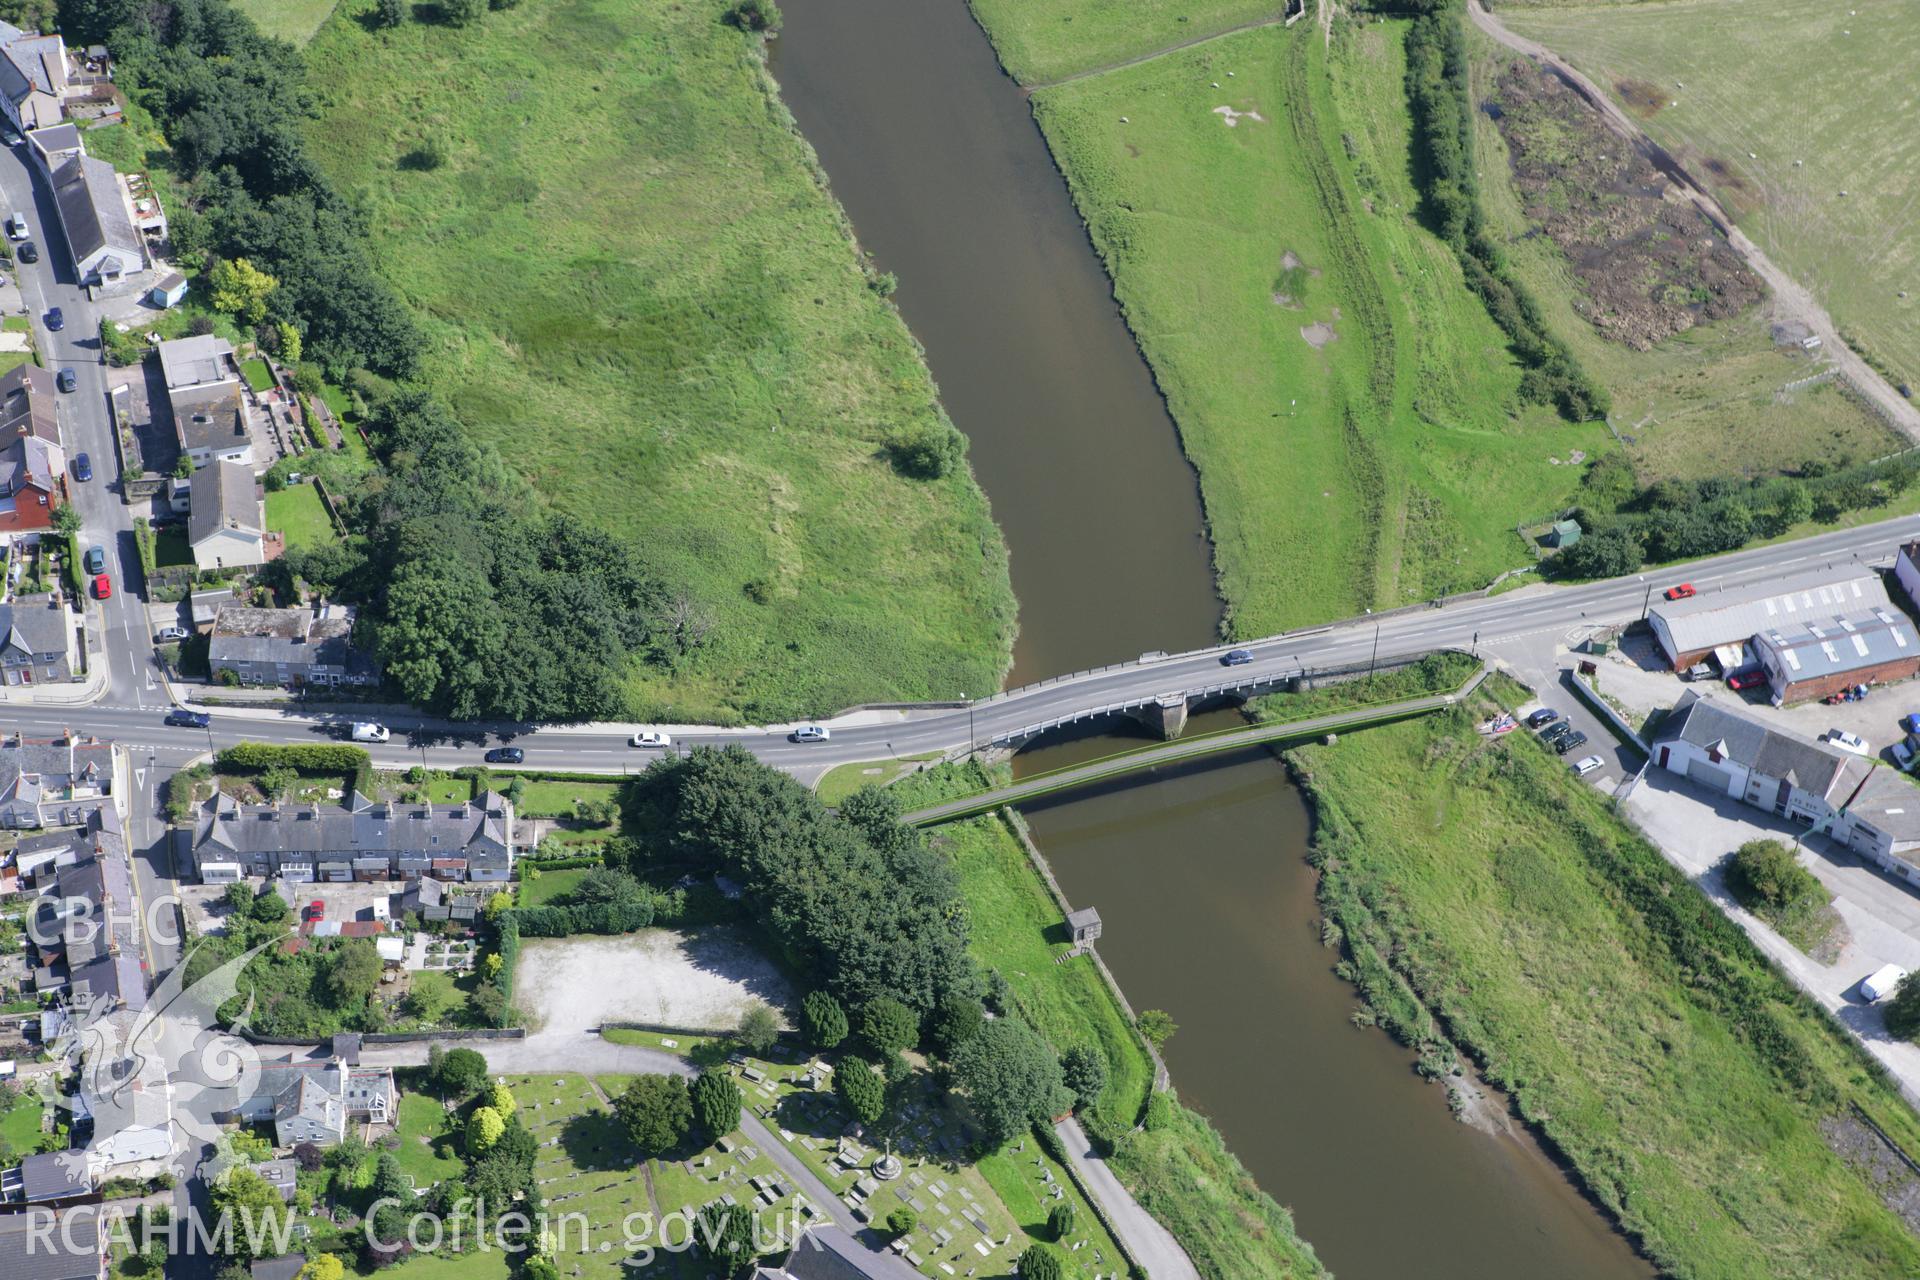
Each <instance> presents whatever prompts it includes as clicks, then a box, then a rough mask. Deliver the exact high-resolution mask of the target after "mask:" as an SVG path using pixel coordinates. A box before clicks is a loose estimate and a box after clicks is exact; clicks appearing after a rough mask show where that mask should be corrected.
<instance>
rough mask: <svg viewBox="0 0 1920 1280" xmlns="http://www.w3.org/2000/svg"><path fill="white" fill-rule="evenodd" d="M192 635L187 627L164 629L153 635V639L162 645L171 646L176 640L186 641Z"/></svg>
mask: <svg viewBox="0 0 1920 1280" xmlns="http://www.w3.org/2000/svg"><path fill="white" fill-rule="evenodd" d="M192 634H193V633H192V632H191V631H188V630H187V629H186V628H185V627H162V628H160V629H159V630H158V631H156V632H154V633H153V638H154V639H155V640H157V641H159V642H160V643H161V644H169V643H171V642H173V641H175V640H185V639H186V638H187V637H188V636H190V635H192Z"/></svg>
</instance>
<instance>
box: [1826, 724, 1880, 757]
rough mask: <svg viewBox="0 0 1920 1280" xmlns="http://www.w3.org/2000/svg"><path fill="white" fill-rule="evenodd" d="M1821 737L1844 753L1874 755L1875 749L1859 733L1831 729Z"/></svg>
mask: <svg viewBox="0 0 1920 1280" xmlns="http://www.w3.org/2000/svg"><path fill="white" fill-rule="evenodd" d="M1821 737H1822V738H1823V739H1824V740H1825V741H1826V742H1827V743H1828V744H1829V745H1830V746H1835V747H1838V748H1840V749H1841V750H1842V751H1851V752H1853V754H1855V755H1857V756H1869V757H1871V756H1872V755H1873V748H1872V747H1870V746H1868V745H1867V740H1866V739H1865V738H1863V737H1861V736H1860V735H1859V734H1857V733H1848V732H1847V731H1846V730H1845V729H1829V730H1827V731H1826V732H1825V733H1824V734H1822V735H1821Z"/></svg>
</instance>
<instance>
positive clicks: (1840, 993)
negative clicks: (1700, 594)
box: [1625, 769, 1920, 1103]
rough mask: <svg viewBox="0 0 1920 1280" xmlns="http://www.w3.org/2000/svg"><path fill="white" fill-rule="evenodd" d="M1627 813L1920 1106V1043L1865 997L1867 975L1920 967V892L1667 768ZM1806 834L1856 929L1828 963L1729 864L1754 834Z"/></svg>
mask: <svg viewBox="0 0 1920 1280" xmlns="http://www.w3.org/2000/svg"><path fill="white" fill-rule="evenodd" d="M1625 811H1626V816H1627V817H1628V818H1629V819H1630V820H1632V821H1633V822H1634V823H1635V824H1636V825H1637V826H1639V827H1640V829H1641V830H1642V831H1644V832H1645V833H1646V834H1647V836H1648V838H1649V839H1651V840H1652V841H1653V843H1654V845H1655V846H1656V847H1658V848H1659V849H1660V851H1661V852H1662V853H1663V854H1665V855H1666V857H1667V859H1668V861H1670V862H1672V863H1673V864H1674V865H1675V866H1677V867H1678V868H1680V870H1681V871H1683V872H1685V873H1686V875H1687V876H1688V877H1689V878H1690V879H1692V880H1693V881H1694V883H1696V884H1698V885H1699V886H1700V888H1701V891H1702V892H1704V893H1705V894H1706V895H1707V896H1708V897H1709V898H1711V899H1713V901H1714V903H1715V904H1716V905H1718V906H1719V907H1720V909H1721V910H1723V911H1725V912H1726V913H1727V914H1728V915H1729V916H1730V917H1731V918H1732V919H1733V920H1734V921H1735V922H1736V923H1738V924H1739V925H1740V927H1741V928H1743V929H1745V930H1746V931H1747V935H1748V936H1749V937H1751V938H1752V939H1753V941H1754V943H1755V944H1756V945H1757V946H1758V947H1759V948H1760V949H1761V950H1762V951H1764V952H1765V953H1766V954H1767V955H1768V957H1770V958H1771V959H1772V960H1773V961H1774V963H1775V964H1778V965H1779V966H1780V967H1781V968H1782V969H1783V970H1785V971H1786V972H1787V974H1788V975H1789V976H1791V977H1792V978H1793V980H1794V981H1795V982H1797V983H1799V984H1800V986H1801V987H1802V988H1804V989H1805V990H1806V991H1807V992H1808V993H1809V994H1811V995H1812V996H1813V997H1814V999H1816V1000H1818V1001H1819V1002H1820V1004H1821V1005H1823V1006H1824V1007H1825V1008H1827V1009H1828V1010H1830V1011H1831V1012H1832V1013H1833V1015H1834V1016H1835V1017H1836V1018H1838V1019H1839V1020H1840V1022H1841V1023H1842V1024H1844V1025H1845V1026H1846V1027H1847V1028H1848V1029H1849V1030H1851V1031H1852V1032H1853V1033H1854V1034H1855V1035H1857V1036H1858V1037H1859V1038H1860V1040H1861V1042H1862V1043H1863V1044H1865V1046H1866V1048H1867V1050H1868V1052H1870V1053H1872V1054H1873V1056H1874V1057H1876V1058H1878V1059H1880V1061H1881V1062H1883V1063H1885V1064H1886V1066H1887V1068H1888V1069H1889V1070H1890V1071H1891V1072H1892V1073H1893V1075H1894V1077H1895V1078H1896V1079H1897V1080H1898V1081H1899V1082H1900V1085H1901V1088H1902V1089H1903V1091H1904V1092H1905V1093H1906V1095H1907V1097H1908V1098H1909V1100H1913V1101H1916V1102H1917V1103H1920V1045H1915V1044H1912V1043H1909V1042H1907V1041H1903V1040H1894V1039H1892V1038H1891V1037H1890V1036H1889V1035H1888V1034H1887V1029H1886V1023H1885V1021H1884V1019H1883V1018H1882V1017H1881V1012H1880V1010H1879V1009H1878V1008H1876V1007H1875V1006H1873V1005H1870V1004H1867V1003H1866V1002H1865V1001H1864V1000H1862V999H1861V997H1860V992H1859V986H1860V980H1861V979H1862V978H1864V977H1866V976H1867V975H1868V974H1870V973H1872V972H1873V971H1874V970H1875V969H1878V968H1879V967H1880V966H1881V965H1883V964H1897V965H1899V966H1901V967H1902V968H1905V969H1920V897H1916V896H1915V894H1914V892H1913V890H1912V889H1910V888H1908V887H1907V886H1905V885H1903V884H1901V883H1899V882H1897V881H1895V880H1894V879H1892V878H1891V877H1890V876H1887V875H1886V874H1884V873H1883V872H1882V871H1880V869H1879V868H1877V867H1874V866H1871V865H1869V864H1867V863H1866V862H1864V861H1863V860H1862V859H1861V858H1859V857H1858V856H1857V855H1856V854H1854V853H1853V852H1852V851H1851V850H1848V849H1843V848H1841V847H1840V846H1838V845H1836V844H1834V843H1833V842H1832V841H1830V840H1826V839H1824V838H1822V837H1817V836H1816V837H1806V836H1805V835H1804V833H1805V830H1806V828H1805V827H1803V826H1801V825H1800V824H1798V823H1790V822H1787V821H1785V820H1783V819H1779V818H1775V817H1774V816H1773V815H1772V814H1770V813H1768V812H1766V811H1765V810H1762V809H1756V808H1754V807H1753V806H1751V805H1746V804H1742V803H1740V802H1739V801H1737V800H1734V799H1732V798H1731V797H1729V796H1723V795H1714V794H1712V793H1711V792H1709V791H1708V790H1707V789H1706V788H1704V787H1701V786H1699V785H1697V784H1695V783H1692V782H1689V781H1687V780H1686V779H1684V778H1680V777H1677V776H1675V775H1674V774H1671V773H1668V772H1666V771H1665V770H1663V769H1649V770H1647V772H1646V776H1645V777H1644V778H1642V779H1641V781H1640V784H1639V785H1638V786H1636V787H1635V788H1634V789H1633V792H1632V794H1631V795H1630V796H1629V798H1628V800H1627V802H1626V810H1625ZM1796 837H1801V843H1800V844H1799V845H1798V848H1797V852H1798V854H1799V857H1800V862H1801V864H1802V865H1803V866H1805V867H1806V868H1807V869H1808V870H1809V871H1811V872H1813V874H1814V875H1815V876H1817V877H1819V879H1820V882H1821V883H1822V884H1824V885H1825V886H1826V887H1827V888H1828V889H1829V890H1831V891H1832V893H1833V895H1834V901H1833V906H1834V909H1835V910H1836V911H1838V912H1839V913H1840V918H1841V919H1842V920H1843V921H1845V923H1846V926H1847V931H1848V933H1849V934H1850V935H1851V936H1850V937H1849V939H1848V941H1847V944H1846V946H1845V947H1844V948H1843V949H1842V951H1841V953H1840V955H1839V957H1838V958H1837V959H1836V960H1835V962H1834V963H1833V964H1831V965H1824V964H1821V963H1819V962H1818V961H1816V960H1814V959H1812V958H1811V957H1809V956H1807V955H1805V954H1804V953H1802V952H1801V951H1800V950H1799V948H1797V947H1795V946H1794V945H1793V944H1792V943H1790V942H1788V941H1787V940H1786V939H1785V938H1782V937H1781V936H1780V935H1779V934H1777V933H1775V932H1774V931H1773V929H1772V928H1771V927H1769V926H1768V925H1767V924H1766V923H1764V922H1763V921H1761V920H1759V919H1758V918H1756V917H1755V916H1754V915H1753V914H1752V913H1751V912H1748V911H1747V910H1745V909H1744V908H1743V907H1741V906H1740V904H1739V903H1737V902H1735V901H1734V900H1733V896H1732V894H1731V893H1730V892H1729V890H1728V889H1727V886H1726V879H1725V876H1724V874H1723V873H1722V869H1721V865H1720V864H1721V863H1722V862H1723V861H1724V860H1725V858H1726V857H1727V855H1728V854H1730V853H1732V852H1733V851H1734V850H1735V849H1737V848H1739V847H1740V846H1741V845H1742V844H1745V843H1746V842H1747V841H1749V840H1759V839H1769V838H1770V839H1777V840H1780V841H1782V842H1784V843H1786V844H1788V845H1793V844H1794V843H1795V838H1796Z"/></svg>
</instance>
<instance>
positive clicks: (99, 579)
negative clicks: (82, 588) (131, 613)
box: [93, 573, 113, 600]
mask: <svg viewBox="0 0 1920 1280" xmlns="http://www.w3.org/2000/svg"><path fill="white" fill-rule="evenodd" d="M112 597H113V579H112V578H109V577H108V576H107V575H106V574H104V573H96V574H94V575H93V598H94V599H95V600H109V599H112Z"/></svg>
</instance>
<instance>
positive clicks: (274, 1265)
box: [248, 1253, 307, 1280]
mask: <svg viewBox="0 0 1920 1280" xmlns="http://www.w3.org/2000/svg"><path fill="white" fill-rule="evenodd" d="M306 1265H307V1255H306V1254H304V1253H289V1254H287V1255H286V1256H285V1257H283V1258H261V1259H260V1260H259V1261H257V1262H255V1263H254V1264H253V1265H252V1266H251V1267H249V1268H248V1274H250V1275H251V1276H252V1277H253V1280H294V1277H295V1276H298V1275H299V1274H300V1270H301V1268H302V1267H305V1266H306Z"/></svg>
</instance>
